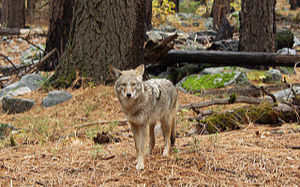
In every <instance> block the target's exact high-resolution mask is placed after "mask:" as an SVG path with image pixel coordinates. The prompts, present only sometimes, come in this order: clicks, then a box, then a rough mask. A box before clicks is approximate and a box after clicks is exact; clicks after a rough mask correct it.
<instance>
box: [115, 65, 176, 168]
mask: <svg viewBox="0 0 300 187" xmlns="http://www.w3.org/2000/svg"><path fill="white" fill-rule="evenodd" d="M109 69H110V73H111V75H112V77H113V78H114V79H115V80H116V82H115V93H116V95H117V97H118V100H119V102H120V104H121V106H122V108H123V111H124V112H125V114H126V116H127V119H128V122H129V123H130V125H131V130H132V133H133V136H134V141H135V148H136V155H137V161H138V162H137V165H136V168H137V169H144V157H145V154H146V147H147V141H148V137H149V145H148V150H147V153H148V154H152V150H153V148H154V145H155V134H154V127H155V124H156V122H160V123H161V127H162V132H163V136H164V139H165V148H164V151H163V155H164V156H168V155H169V152H170V149H171V146H173V145H174V143H175V138H176V112H177V90H176V88H175V87H174V85H173V84H172V83H171V82H170V81H168V80H166V79H150V80H148V81H143V74H144V65H140V66H139V67H137V68H136V69H132V70H124V71H121V70H118V69H116V68H114V67H112V66H110V67H109Z"/></svg>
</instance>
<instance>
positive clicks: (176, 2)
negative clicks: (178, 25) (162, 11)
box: [170, 0, 179, 12]
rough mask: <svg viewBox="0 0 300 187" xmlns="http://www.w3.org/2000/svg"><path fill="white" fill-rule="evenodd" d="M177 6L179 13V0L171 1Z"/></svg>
mask: <svg viewBox="0 0 300 187" xmlns="http://www.w3.org/2000/svg"><path fill="white" fill-rule="evenodd" d="M170 1H172V2H173V3H174V4H175V12H179V0H170Z"/></svg>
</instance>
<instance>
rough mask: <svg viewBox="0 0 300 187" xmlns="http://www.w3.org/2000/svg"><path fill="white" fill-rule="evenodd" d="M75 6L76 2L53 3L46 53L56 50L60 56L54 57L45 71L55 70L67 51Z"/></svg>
mask: <svg viewBox="0 0 300 187" xmlns="http://www.w3.org/2000/svg"><path fill="white" fill-rule="evenodd" d="M73 5H74V0H54V1H53V2H52V10H51V11H52V15H51V19H50V26H49V33H48V36H47V42H46V50H45V53H46V54H47V53H49V52H50V51H52V49H55V48H56V49H57V51H58V54H57V53H56V54H55V55H52V57H51V58H50V59H49V60H48V61H47V62H46V64H45V66H44V68H43V69H44V70H48V71H49V70H54V69H55V67H56V66H57V65H58V58H59V56H61V55H62V54H63V52H64V51H65V47H66V45H67V42H68V37H69V32H70V26H71V22H72V17H73Z"/></svg>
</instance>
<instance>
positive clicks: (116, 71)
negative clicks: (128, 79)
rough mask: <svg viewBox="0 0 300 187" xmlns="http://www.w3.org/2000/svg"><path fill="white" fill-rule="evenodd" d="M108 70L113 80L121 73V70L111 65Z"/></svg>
mask: <svg viewBox="0 0 300 187" xmlns="http://www.w3.org/2000/svg"><path fill="white" fill-rule="evenodd" d="M109 71H110V75H111V76H112V78H113V79H115V80H116V79H118V78H119V77H120V76H121V75H122V71H121V70H119V69H117V68H115V67H113V66H112V65H109Z"/></svg>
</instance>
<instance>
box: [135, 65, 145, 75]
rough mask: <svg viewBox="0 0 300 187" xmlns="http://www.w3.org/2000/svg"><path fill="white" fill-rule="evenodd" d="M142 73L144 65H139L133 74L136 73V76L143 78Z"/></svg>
mask: <svg viewBox="0 0 300 187" xmlns="http://www.w3.org/2000/svg"><path fill="white" fill-rule="evenodd" d="M144 71H145V67H144V64H141V65H139V66H138V67H137V68H135V72H136V73H137V74H138V75H141V76H143V75H144Z"/></svg>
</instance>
